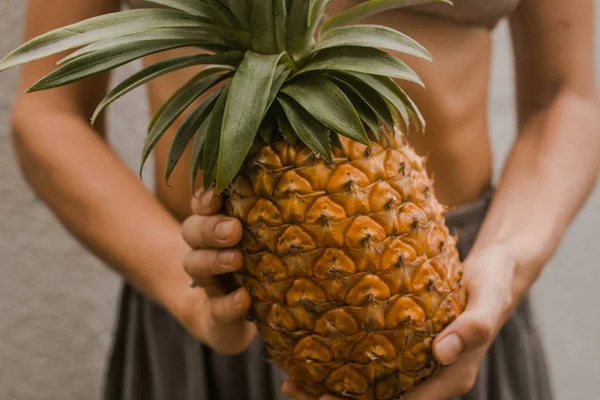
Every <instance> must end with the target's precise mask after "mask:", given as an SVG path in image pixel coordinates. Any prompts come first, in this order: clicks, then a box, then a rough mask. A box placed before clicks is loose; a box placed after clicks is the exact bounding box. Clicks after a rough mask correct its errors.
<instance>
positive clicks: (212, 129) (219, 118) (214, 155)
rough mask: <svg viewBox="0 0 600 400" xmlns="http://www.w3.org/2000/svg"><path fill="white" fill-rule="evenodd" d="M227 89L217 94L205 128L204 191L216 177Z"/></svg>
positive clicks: (203, 152) (227, 87)
mask: <svg viewBox="0 0 600 400" xmlns="http://www.w3.org/2000/svg"><path fill="white" fill-rule="evenodd" d="M229 87H230V84H228V85H227V86H226V87H225V88H224V89H223V90H222V91H221V94H219V99H218V100H217V102H216V103H215V106H214V108H213V112H212V114H211V116H210V120H209V122H208V126H207V127H206V139H205V141H204V148H203V151H202V180H203V186H204V190H207V189H208V188H209V187H210V185H211V184H212V183H213V182H214V181H215V178H216V176H217V163H218V161H219V153H220V152H221V147H220V143H221V130H222V128H223V115H224V113H225V105H226V104H227V98H228V97H229Z"/></svg>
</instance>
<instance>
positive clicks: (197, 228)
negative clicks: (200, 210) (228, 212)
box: [181, 215, 243, 249]
mask: <svg viewBox="0 0 600 400" xmlns="http://www.w3.org/2000/svg"><path fill="white" fill-rule="evenodd" d="M181 229H182V234H183V239H184V240H185V241H186V242H187V244H188V245H190V247H192V248H194V249H205V248H227V247H233V246H235V245H236V244H237V243H238V242H239V241H240V240H241V239H242V234H243V229H242V224H241V222H240V221H239V220H237V219H235V218H230V217H226V216H224V215H214V216H200V215H192V216H191V217H189V218H187V219H186V220H185V221H184V223H183V226H182V228H181Z"/></svg>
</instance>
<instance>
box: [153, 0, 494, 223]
mask: <svg viewBox="0 0 600 400" xmlns="http://www.w3.org/2000/svg"><path fill="white" fill-rule="evenodd" d="M351 4H353V2H352V1H351V0H338V1H336V2H333V5H332V6H331V9H330V11H331V12H332V13H335V12H338V11H339V10H341V9H342V8H346V7H348V6H349V5H351ZM365 22H369V21H368V20H365ZM370 22H375V23H379V24H383V25H388V26H390V27H393V28H396V29H399V30H401V31H402V32H404V33H406V34H408V35H409V36H412V37H413V38H415V39H416V40H417V41H419V42H420V43H422V44H423V45H424V46H425V47H426V48H427V49H428V50H429V51H430V52H431V53H432V55H433V57H434V62H433V63H428V62H425V61H421V60H417V59H412V58H409V57H404V58H403V59H404V60H405V61H407V62H408V63H409V64H410V65H411V66H412V67H413V68H414V69H415V70H416V71H417V73H418V74H419V75H420V76H421V78H422V79H423V81H424V82H425V85H426V89H422V88H420V87H417V86H416V85H413V84H403V87H405V88H406V90H407V91H408V92H409V94H410V95H411V96H412V97H413V99H414V100H415V102H416V103H417V105H418V106H419V108H420V109H421V111H422V112H423V115H424V117H425V119H426V121H427V131H426V133H425V134H424V135H421V134H418V133H411V134H410V136H409V141H410V143H411V144H412V145H413V146H414V147H415V148H416V150H417V151H418V152H419V153H420V154H422V155H428V170H429V173H430V174H431V175H432V176H433V177H434V178H435V187H436V193H437V195H438V197H439V199H440V201H441V202H442V203H443V204H446V205H448V206H451V207H452V206H456V205H460V204H463V203H466V202H469V201H471V200H474V199H475V198H477V197H478V196H479V195H480V194H481V192H482V191H483V190H484V189H485V188H486V187H487V186H488V185H489V183H490V180H491V174H492V168H491V151H490V144H489V139H488V132H487V115H486V114H487V89H488V78H489V66H490V65H489V64H490V50H491V43H490V33H489V31H488V30H487V29H485V28H483V27H473V26H466V25H459V24H456V23H453V22H448V21H444V20H441V19H438V18H432V17H425V16H420V15H413V14H411V15H408V14H403V13H401V12H389V13H387V14H386V15H385V16H379V17H377V18H374V19H372V20H371V21H370ZM187 52H190V50H177V51H173V52H170V53H169V54H166V53H162V54H160V55H155V56H152V57H149V58H148V59H147V60H146V62H147V63H154V62H157V61H159V60H161V59H164V58H166V57H172V56H173V55H174V54H177V55H181V54H182V53H187ZM196 72H197V70H196V69H193V68H190V69H187V70H184V71H181V72H178V73H174V74H170V75H167V76H165V77H162V78H159V79H156V80H154V81H153V82H152V83H151V84H150V85H149V89H148V91H149V99H150V108H151V111H152V112H153V113H154V112H156V111H157V110H158V108H159V107H160V106H161V104H163V103H164V102H165V101H166V100H167V99H168V97H169V96H170V95H171V94H172V93H173V91H174V90H175V89H176V88H178V87H180V86H181V85H182V84H183V83H184V82H185V81H186V80H187V79H189V78H190V77H191V76H193V75H194V74H195V73H196ZM176 127H177V124H175V126H174V127H173V128H171V131H170V132H168V134H167V135H165V138H163V140H162V141H161V142H160V143H159V145H158V146H157V150H156V154H155V156H156V161H157V162H156V191H157V196H158V198H159V199H160V201H161V202H162V203H163V204H164V205H165V206H166V207H167V209H168V210H169V211H170V212H171V213H172V214H173V215H175V216H176V217H177V218H179V219H184V218H185V217H187V216H188V215H189V214H190V212H191V211H190V209H189V202H190V201H189V200H190V196H191V191H190V189H189V184H188V175H187V164H188V163H187V161H188V158H187V157H184V158H183V159H182V162H181V163H180V164H179V165H178V167H177V168H176V170H175V172H174V173H173V175H172V177H171V179H170V181H169V183H168V185H167V184H165V182H164V168H165V162H166V156H167V153H168V150H169V145H170V142H171V139H172V138H173V135H174V132H175V130H176Z"/></svg>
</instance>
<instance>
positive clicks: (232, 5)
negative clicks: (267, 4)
mask: <svg viewBox="0 0 600 400" xmlns="http://www.w3.org/2000/svg"><path fill="white" fill-rule="evenodd" d="M220 1H221V2H222V3H225V4H226V5H227V6H228V8H229V10H231V13H232V14H233V15H235V17H236V19H237V20H238V21H239V23H240V24H241V25H242V26H243V27H244V29H246V30H250V10H251V5H250V1H251V0H220ZM258 1H264V0H258Z"/></svg>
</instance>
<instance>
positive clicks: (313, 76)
mask: <svg viewBox="0 0 600 400" xmlns="http://www.w3.org/2000/svg"><path fill="white" fill-rule="evenodd" d="M147 1H148V2H150V3H154V4H156V5H157V6H158V7H156V8H148V9H139V10H127V11H119V12H116V13H112V14H107V15H102V16H98V17H94V18H90V19H87V20H84V21H82V22H78V23H76V24H73V25H70V26H67V27H63V28H60V29H57V30H54V31H51V32H48V33H46V34H43V35H41V36H38V37H36V38H34V39H32V40H30V41H29V42H27V43H25V44H23V45H21V46H20V47H18V48H17V49H15V50H14V51H12V52H11V53H10V54H8V55H7V56H6V57H4V59H2V60H1V61H0V71H2V70H5V69H8V68H11V67H14V66H17V65H20V64H25V63H28V62H30V61H34V60H37V59H41V58H44V57H47V56H50V55H53V54H57V53H60V52H62V51H65V50H72V49H77V50H75V51H73V52H72V53H70V54H69V55H67V56H66V57H64V58H63V59H62V60H60V61H59V62H58V65H57V68H56V69H55V70H54V71H53V72H51V73H50V74H48V75H47V76H45V77H43V78H42V79H40V80H39V81H38V82H36V83H35V84H34V85H33V86H31V88H29V89H28V92H34V91H40V90H46V89H51V88H55V87H59V86H63V85H67V84H69V83H72V82H75V81H78V80H81V79H84V78H86V77H88V76H90V75H94V74H97V73H100V72H104V71H108V70H111V69H114V68H116V67H118V66H121V65H123V64H126V63H128V62H131V61H134V60H136V59H139V58H142V57H144V56H147V55H150V54H154V53H158V52H161V51H165V50H169V49H175V48H182V47H196V48H200V49H203V50H205V51H207V52H206V54H197V55H190V56H185V57H179V58H173V59H168V60H165V61H162V62H158V63H156V64H153V65H151V66H148V67H146V68H143V69H142V70H140V71H139V72H137V73H135V74H133V75H132V76H130V77H128V78H126V79H125V80H123V81H122V82H120V83H118V84H117V85H116V86H115V87H114V88H113V89H112V90H110V91H109V93H108V94H107V95H106V97H105V98H104V99H103V100H102V101H101V103H100V104H99V105H98V107H97V109H96V111H95V112H94V115H93V117H92V123H93V122H94V121H95V120H96V118H97V117H98V115H99V114H100V113H101V112H102V110H104V108H106V107H107V106H108V105H109V104H111V103H113V102H114V101H115V100H117V99H119V98H120V97H121V96H123V95H125V94H126V93H128V92H130V91H132V90H133V89H135V88H137V87H139V86H141V85H143V84H144V83H146V82H148V81H150V80H152V79H154V78H157V77H159V76H161V75H164V74H167V73H170V72H173V71H177V70H180V69H183V68H187V67H191V66H197V65H205V66H206V67H205V68H204V69H203V70H202V71H201V72H200V73H198V74H197V75H195V76H194V77H192V78H191V79H190V80H189V81H188V82H187V83H186V84H185V85H183V86H182V87H181V88H179V90H177V91H176V92H175V93H174V94H173V95H172V96H171V98H169V99H168V100H167V101H166V102H165V104H164V105H163V106H162V107H161V108H160V109H159V110H158V112H157V113H156V115H154V118H153V119H152V121H151V122H150V125H149V127H148V134H147V136H146V139H145V142H144V147H143V151H142V161H141V167H140V170H141V168H143V165H144V163H145V161H146V159H147V158H148V156H149V154H150V153H151V152H152V150H153V149H154V147H155V145H156V144H157V142H158V141H159V139H160V138H161V137H162V135H163V134H164V133H165V132H166V131H167V129H168V128H169V127H170V126H171V125H172V124H173V123H174V122H175V120H176V119H177V118H178V117H179V116H180V115H182V114H183V113H184V112H185V111H186V109H188V108H190V107H192V104H194V103H195V102H196V100H198V99H199V98H200V97H201V96H202V95H204V94H206V93H208V92H210V94H208V95H207V96H205V97H204V99H203V100H202V101H201V102H199V103H198V105H194V106H193V107H194V108H193V109H192V110H191V112H190V113H189V115H188V116H187V118H185V120H184V121H183V122H182V123H181V125H180V126H179V127H178V130H177V133H176V136H175V138H174V139H173V142H172V144H171V148H170V150H169V154H168V158H167V168H166V179H169V176H170V175H171V173H172V171H173V169H174V168H175V165H176V164H177V163H178V162H179V160H180V158H181V155H182V154H183V152H184V150H185V149H186V148H187V147H188V146H189V145H190V143H191V142H192V141H193V144H192V150H191V151H192V155H191V161H190V165H189V172H190V173H189V175H190V183H191V185H192V186H193V185H194V182H195V178H196V174H197V172H198V170H199V169H202V170H203V184H204V186H205V187H208V186H210V185H211V184H213V183H214V184H215V185H216V192H217V193H220V192H222V191H223V190H225V189H226V188H227V187H228V185H229V184H230V183H231V182H232V180H233V179H234V177H235V176H236V174H237V173H238V171H239V170H240V168H242V165H243V162H244V159H245V157H246V156H247V155H248V153H249V151H250V149H251V146H252V144H253V143H254V141H255V140H256V139H257V137H259V138H260V139H261V140H262V141H264V142H266V143H267V144H270V143H271V142H272V141H273V140H276V139H277V137H276V136H279V135H282V136H283V137H284V138H285V139H286V140H287V141H289V142H290V143H291V144H292V145H295V144H296V143H297V142H298V141H301V142H303V143H304V144H306V145H307V146H308V147H309V148H310V149H311V150H313V151H314V152H315V153H317V154H318V155H320V156H321V157H323V158H324V159H327V160H331V147H332V146H338V147H339V146H341V145H340V140H339V137H338V134H339V135H343V136H345V137H348V138H350V139H352V140H355V141H357V142H360V143H363V144H365V145H369V143H370V140H369V136H368V134H367V131H370V133H372V134H373V135H374V136H375V137H376V138H377V136H378V132H379V127H380V126H382V125H383V126H387V127H388V128H389V129H390V130H391V131H392V132H393V123H394V115H396V114H399V115H400V116H401V118H402V120H403V121H404V122H405V124H406V125H407V126H408V125H409V124H415V125H417V126H420V127H421V128H423V127H424V122H423V118H422V117H421V114H420V113H419V111H418V109H417V107H416V106H415V104H414V103H413V102H412V101H411V99H410V98H409V97H408V96H407V95H406V93H405V92H404V91H403V90H402V89H401V88H400V87H399V86H398V85H397V84H396V82H395V81H394V80H393V79H392V78H397V79H401V80H407V81H411V82H414V83H417V84H419V85H423V84H422V82H421V80H420V79H419V77H418V76H417V74H416V73H415V72H414V71H413V70H412V69H411V68H410V67H408V65H406V64H405V63H404V62H403V61H401V60H400V59H398V58H396V57H394V56H392V55H390V54H389V53H387V52H385V51H383V50H380V49H388V50H393V51H396V52H400V53H403V54H408V55H412V56H416V57H420V58H424V59H427V60H431V56H430V54H429V53H428V52H427V50H426V49H425V48H423V47H422V46H421V45H420V44H419V43H417V42H416V41H415V40H413V39H411V38H410V37H408V36H406V35H404V34H402V33H400V32H398V31H396V30H394V29H390V28H388V27H384V26H379V25H350V24H352V23H354V22H355V21H357V20H360V19H362V18H364V17H368V16H371V15H374V14H376V13H380V12H383V11H387V10H391V9H394V8H400V7H405V6H409V5H416V4H424V3H430V2H432V1H437V2H446V3H450V1H449V0H369V1H366V2H363V3H361V4H358V5H356V6H354V7H352V8H350V9H348V10H346V11H345V12H342V13H340V14H338V15H335V16H333V17H331V18H327V17H326V15H325V9H326V8H327V6H328V4H329V3H330V1H331V0H147ZM220 82H223V83H224V85H220V87H221V88H219V89H215V88H214V87H215V86H217V85H218V84H219V83H220Z"/></svg>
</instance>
